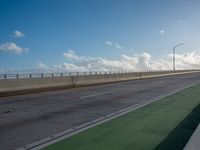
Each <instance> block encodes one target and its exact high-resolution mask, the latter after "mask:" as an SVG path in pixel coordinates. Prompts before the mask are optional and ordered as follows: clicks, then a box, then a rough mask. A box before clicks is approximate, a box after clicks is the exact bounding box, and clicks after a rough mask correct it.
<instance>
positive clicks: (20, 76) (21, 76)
mask: <svg viewBox="0 0 200 150" xmlns="http://www.w3.org/2000/svg"><path fill="white" fill-rule="evenodd" d="M184 71H195V70H177V71H171V70H162V71H160V70H150V71H92V72H54V73H18V74H0V80H3V79H24V78H47V77H65V76H86V75H87V76H88V75H106V74H130V73H148V72H149V73H153V72H154V73H155V74H160V73H165V72H169V73H170V72H184Z"/></svg>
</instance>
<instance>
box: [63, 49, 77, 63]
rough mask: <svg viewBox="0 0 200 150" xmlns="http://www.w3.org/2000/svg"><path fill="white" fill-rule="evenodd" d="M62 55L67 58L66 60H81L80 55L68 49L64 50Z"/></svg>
mask: <svg viewBox="0 0 200 150" xmlns="http://www.w3.org/2000/svg"><path fill="white" fill-rule="evenodd" d="M63 56H64V57H65V58H66V59H67V60H75V61H78V60H81V57H79V56H77V55H76V53H75V52H74V51H73V50H68V51H67V52H65V53H64V54H63Z"/></svg>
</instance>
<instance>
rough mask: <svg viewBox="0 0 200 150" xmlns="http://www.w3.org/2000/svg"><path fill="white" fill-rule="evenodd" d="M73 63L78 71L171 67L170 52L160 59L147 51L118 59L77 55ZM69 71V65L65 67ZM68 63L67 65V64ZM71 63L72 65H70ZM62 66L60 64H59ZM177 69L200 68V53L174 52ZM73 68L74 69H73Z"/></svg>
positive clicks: (161, 68) (167, 68)
mask: <svg viewBox="0 0 200 150" xmlns="http://www.w3.org/2000/svg"><path fill="white" fill-rule="evenodd" d="M74 54H75V53H74ZM76 57H77V58H82V59H78V60H77V61H75V62H74V63H69V64H70V66H71V67H72V68H76V70H79V68H80V71H83V70H85V71H120V70H135V71H136V70H170V69H172V54H168V55H167V56H166V57H164V58H162V59H153V58H152V57H151V55H150V54H149V53H146V52H144V53H141V54H136V55H133V56H127V55H122V56H121V57H120V58H119V59H113V60H111V59H106V58H102V57H86V56H77V55H76ZM67 64H68V63H65V65H64V66H65V67H64V66H63V68H65V69H66V71H70V67H69V66H68V67H66V66H67ZM69 64H68V65H69ZM72 64H73V65H74V66H72ZM60 67H62V65H61V66H60ZM176 68H177V69H195V68H200V55H198V54H196V53H195V52H190V53H184V54H176ZM73 70H74V69H73Z"/></svg>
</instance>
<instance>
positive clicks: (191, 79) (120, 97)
mask: <svg viewBox="0 0 200 150" xmlns="http://www.w3.org/2000/svg"><path fill="white" fill-rule="evenodd" d="M197 82H200V73H191V74H185V75H174V76H168V77H158V78H151V79H144V80H132V81H127V82H117V83H111V84H104V85H98V86H89V87H80V88H73V89H66V90H58V91H49V92H43V93H34V94H26V95H20V96H10V97H1V98H0V150H13V149H16V148H19V147H22V146H24V145H26V144H30V143H32V142H35V141H38V140H40V139H43V138H45V137H47V136H50V135H53V134H56V133H59V132H62V131H64V130H67V129H69V128H72V127H74V126H77V125H80V124H83V123H85V122H88V121H92V120H94V119H96V118H99V117H101V116H105V115H107V114H110V113H112V112H115V111H118V110H121V109H123V108H126V107H129V106H133V105H136V104H139V103H142V102H144V101H147V100H149V99H151V98H154V97H158V96H161V95H163V94H167V93H171V92H173V91H175V90H178V89H181V88H183V87H186V86H188V85H192V84H194V83H197Z"/></svg>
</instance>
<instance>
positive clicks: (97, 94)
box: [79, 91, 114, 99]
mask: <svg viewBox="0 0 200 150" xmlns="http://www.w3.org/2000/svg"><path fill="white" fill-rule="evenodd" d="M110 93H114V91H108V92H101V93H96V94H91V95H85V96H81V97H79V98H80V99H84V98H90V97H95V96H100V95H105V94H110Z"/></svg>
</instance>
